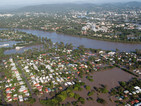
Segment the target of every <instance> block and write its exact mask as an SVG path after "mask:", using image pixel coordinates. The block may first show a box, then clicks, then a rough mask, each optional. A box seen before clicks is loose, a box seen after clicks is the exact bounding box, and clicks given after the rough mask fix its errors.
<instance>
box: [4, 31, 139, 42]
mask: <svg viewBox="0 0 141 106" xmlns="http://www.w3.org/2000/svg"><path fill="white" fill-rule="evenodd" d="M4 29H5V28H4ZM6 29H7V28H6ZM8 29H12V30H13V29H20V30H39V31H44V32H48V33H54V32H55V33H57V34H63V35H68V36H73V37H80V38H88V39H93V40H100V41H107V42H116V43H125V44H141V42H140V41H123V40H116V39H115V40H112V39H103V38H100V37H94V36H84V35H76V34H75V35H70V34H67V33H61V32H59V31H47V30H42V29H34V28H29V29H25V28H8Z"/></svg>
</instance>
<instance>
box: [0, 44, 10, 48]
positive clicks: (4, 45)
mask: <svg viewBox="0 0 141 106" xmlns="http://www.w3.org/2000/svg"><path fill="white" fill-rule="evenodd" d="M6 46H9V44H3V45H0V47H6Z"/></svg>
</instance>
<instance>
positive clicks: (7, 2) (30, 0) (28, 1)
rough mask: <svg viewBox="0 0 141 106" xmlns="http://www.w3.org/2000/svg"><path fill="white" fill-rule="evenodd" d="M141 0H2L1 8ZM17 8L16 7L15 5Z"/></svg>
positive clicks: (0, 2)
mask: <svg viewBox="0 0 141 106" xmlns="http://www.w3.org/2000/svg"><path fill="white" fill-rule="evenodd" d="M130 1H141V0H118V1H117V0H69V1H66V0H3V1H0V8H4V7H5V8H10V7H12V6H13V7H14V6H18V5H19V7H20V6H27V5H40V4H57V3H115V2H130ZM15 8H16V7H15Z"/></svg>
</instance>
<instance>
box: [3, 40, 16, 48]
mask: <svg viewBox="0 0 141 106" xmlns="http://www.w3.org/2000/svg"><path fill="white" fill-rule="evenodd" d="M16 43H19V42H18V41H2V42H0V48H2V47H3V46H2V45H4V44H9V45H7V46H4V47H12V46H13V45H15V44H16Z"/></svg>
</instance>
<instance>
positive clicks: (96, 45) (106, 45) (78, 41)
mask: <svg viewBox="0 0 141 106" xmlns="http://www.w3.org/2000/svg"><path fill="white" fill-rule="evenodd" d="M2 29H3V30H5V28H0V30H2ZM15 30H19V31H22V32H26V33H29V34H33V35H37V36H40V37H47V38H50V39H51V40H52V41H53V42H54V43H56V42H64V43H65V44H66V43H72V44H73V46H75V47H78V46H79V45H84V46H85V47H86V48H93V49H103V50H116V48H117V49H119V50H120V51H126V52H130V51H135V49H141V44H130V43H118V42H108V41H100V40H93V39H88V38H80V37H75V36H69V35H63V34H57V33H56V32H45V31H39V30H28V29H15Z"/></svg>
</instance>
